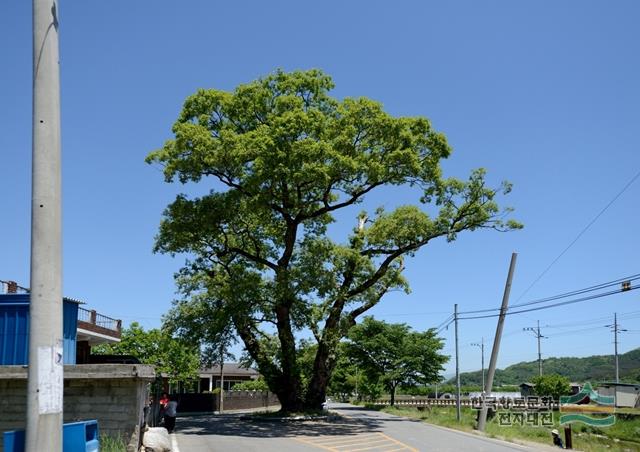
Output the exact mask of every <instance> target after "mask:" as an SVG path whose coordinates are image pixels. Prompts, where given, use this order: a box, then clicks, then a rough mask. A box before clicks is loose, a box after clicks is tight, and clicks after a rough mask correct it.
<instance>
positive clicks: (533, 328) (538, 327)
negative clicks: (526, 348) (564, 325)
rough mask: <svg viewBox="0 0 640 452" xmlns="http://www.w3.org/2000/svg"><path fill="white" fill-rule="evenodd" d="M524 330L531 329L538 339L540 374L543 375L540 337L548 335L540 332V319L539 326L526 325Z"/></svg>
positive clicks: (544, 337)
mask: <svg viewBox="0 0 640 452" xmlns="http://www.w3.org/2000/svg"><path fill="white" fill-rule="evenodd" d="M522 331H531V332H532V333H533V335H534V336H535V337H536V339H538V375H540V376H542V352H541V349H540V339H546V336H543V335H542V334H541V333H540V320H538V326H535V327H526V328H523V329H522Z"/></svg>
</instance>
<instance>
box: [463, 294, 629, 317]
mask: <svg viewBox="0 0 640 452" xmlns="http://www.w3.org/2000/svg"><path fill="white" fill-rule="evenodd" d="M636 289H640V286H636V287H631V288H629V289H626V290H620V289H618V290H611V291H609V292H604V293H600V294H596V295H590V296H588V297H582V298H577V299H575V300H568V301H563V302H560V303H554V304H550V305H546V306H540V307H537V308H529V309H521V310H519V311H508V312H507V313H506V315H514V314H521V313H524V312H533V311H540V310H543V309H549V308H555V307H557V306H565V305H569V304H574V303H579V302H582V301H589V300H595V299H597V298H602V297H608V296H610V295H615V294H617V293H620V292H629V291H631V290H636ZM499 315H500V314H488V315H477V316H471V317H459V319H460V320H475V319H488V318H490V317H498V316H499Z"/></svg>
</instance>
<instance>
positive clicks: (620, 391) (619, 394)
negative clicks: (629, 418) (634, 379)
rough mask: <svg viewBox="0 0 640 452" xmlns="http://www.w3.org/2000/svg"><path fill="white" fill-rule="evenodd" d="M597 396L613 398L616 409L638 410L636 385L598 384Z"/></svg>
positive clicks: (639, 392)
mask: <svg viewBox="0 0 640 452" xmlns="http://www.w3.org/2000/svg"><path fill="white" fill-rule="evenodd" d="M598 394H600V395H603V396H610V397H615V401H616V407H620V408H625V407H626V408H640V384H638V383H615V382H610V383H608V382H605V383H600V385H598Z"/></svg>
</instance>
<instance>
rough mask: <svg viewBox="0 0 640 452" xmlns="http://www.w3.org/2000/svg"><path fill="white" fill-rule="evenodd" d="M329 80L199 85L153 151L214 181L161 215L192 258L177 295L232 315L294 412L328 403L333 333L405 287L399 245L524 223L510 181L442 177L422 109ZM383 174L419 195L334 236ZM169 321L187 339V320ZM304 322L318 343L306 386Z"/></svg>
mask: <svg viewBox="0 0 640 452" xmlns="http://www.w3.org/2000/svg"><path fill="white" fill-rule="evenodd" d="M333 87H334V85H333V81H332V80H331V78H330V77H329V76H328V75H326V74H324V73H322V72H321V71H319V70H309V71H296V72H291V73H286V72H283V71H277V72H275V73H273V74H271V75H269V76H267V77H264V78H261V79H259V80H256V81H254V82H251V83H248V84H245V85H240V86H238V87H237V88H236V89H235V90H234V91H233V92H226V91H221V90H216V89H201V90H198V91H197V92H196V93H195V94H193V95H191V96H189V97H188V98H187V99H186V101H185V103H184V106H183V108H182V112H181V113H180V116H179V117H178V120H177V121H176V122H175V124H174V125H173V134H174V138H173V139H170V140H168V141H167V142H166V143H165V144H164V146H163V147H162V148H161V149H158V150H156V151H154V152H152V153H150V154H149V156H148V157H147V161H148V162H153V163H159V164H161V165H162V166H163V167H164V176H165V179H166V181H167V182H173V181H176V180H177V181H179V182H181V183H198V184H201V185H203V186H205V187H207V188H208V189H209V190H210V191H209V192H208V193H207V194H205V195H202V196H187V195H185V194H182V195H179V196H178V197H177V198H176V200H175V201H174V202H172V203H171V204H170V205H169V206H168V207H167V209H166V210H165V212H164V216H163V218H162V221H161V224H160V231H159V234H158V236H157V238H156V245H155V250H156V251H157V252H162V253H170V254H177V253H184V254H186V255H187V256H188V261H187V262H186V264H185V266H184V267H183V268H182V270H181V271H180V273H179V274H178V275H177V282H178V285H179V287H180V289H181V291H182V292H183V294H184V295H185V297H184V299H183V300H180V301H179V302H178V303H177V306H176V309H188V308H180V306H183V305H184V306H190V305H191V304H192V303H195V304H198V303H199V304H201V305H202V304H204V305H202V306H204V308H206V310H208V311H209V312H210V315H209V317H210V318H216V319H224V322H228V324H229V325H232V327H233V329H234V330H235V331H236V332H237V334H238V336H239V337H240V339H241V340H242V341H243V343H244V346H245V348H246V350H247V352H248V353H249V354H250V355H251V357H252V358H253V359H254V360H255V362H256V363H257V365H258V368H259V370H260V372H261V373H262V375H264V377H265V380H266V381H267V383H268V384H269V386H270V388H271V389H272V390H273V391H274V392H275V393H276V394H277V395H278V397H279V399H280V402H281V404H282V406H283V410H287V411H291V410H298V409H301V408H305V407H308V408H319V407H320V406H321V404H322V402H323V401H324V398H325V395H326V394H325V392H326V387H327V383H328V380H329V377H330V376H331V373H332V371H333V368H334V366H335V353H334V352H335V348H336V347H337V344H338V342H339V341H340V339H341V338H342V337H344V336H345V335H346V334H347V332H348V331H349V329H350V328H351V327H352V326H353V325H355V323H356V319H357V318H358V317H359V316H361V315H362V314H364V313H366V312H367V311H368V310H369V309H371V308H372V307H373V306H375V305H376V304H377V303H378V302H379V301H380V300H381V299H382V297H383V296H384V295H385V294H386V293H387V292H388V291H389V290H393V289H403V290H408V284H407V281H405V280H404V278H403V277H402V271H403V269H404V265H405V264H404V257H405V256H409V255H412V254H413V253H415V252H416V251H418V250H419V249H420V248H421V247H423V246H424V245H426V244H427V243H428V242H430V241H431V240H434V239H436V238H439V237H442V238H444V239H446V240H449V241H451V240H454V239H455V238H456V236H457V234H459V233H460V232H462V231H465V230H476V229H480V228H489V229H496V230H508V229H513V228H518V227H520V225H519V224H518V223H516V222H515V221H512V220H505V218H506V216H507V214H508V213H509V211H510V210H509V209H501V208H500V207H499V206H498V204H497V202H496V200H495V198H496V196H497V195H499V194H501V193H508V192H509V191H510V188H511V187H510V185H509V184H508V183H502V184H501V185H500V186H498V187H495V188H491V187H488V186H486V184H485V180H484V171H483V170H481V169H479V170H476V171H473V172H472V173H471V175H470V176H469V178H468V180H467V181H462V180H458V179H455V178H444V177H443V176H442V171H441V168H440V165H439V162H440V160H441V159H444V158H447V157H448V156H449V155H450V153H451V149H450V147H449V145H448V143H447V140H446V138H445V136H444V135H443V134H442V133H440V132H437V131H435V130H434V129H433V127H432V125H431V123H430V122H429V120H427V119H426V118H423V117H393V116H391V115H389V114H388V113H386V112H384V110H383V109H382V106H381V105H380V104H379V103H378V102H375V101H373V100H370V99H367V98H364V97H361V98H345V99H343V100H337V99H334V98H332V97H331V96H329V94H328V93H329V91H330V90H331V89H332V88H333ZM390 186H411V187H413V192H414V193H415V194H416V199H415V202H414V203H412V204H407V205H400V206H395V207H394V208H393V209H392V210H385V209H384V208H383V207H382V206H380V207H379V208H378V209H376V210H374V211H372V212H364V211H363V212H360V213H359V214H353V215H354V218H353V221H354V224H357V226H356V227H355V228H354V229H353V230H352V232H351V233H350V234H348V236H346V237H343V238H336V237H330V236H329V235H328V233H327V228H328V226H329V225H330V224H331V223H332V222H334V221H336V213H338V212H339V211H344V210H345V209H347V211H348V208H349V207H352V206H354V205H356V204H358V203H360V202H362V201H363V200H364V199H365V197H368V196H373V195H374V194H375V193H377V192H379V191H381V190H384V189H385V187H390ZM216 323H217V324H220V322H218V321H216ZM175 325H176V328H177V330H176V331H178V332H179V333H181V334H184V335H186V336H189V337H194V336H193V334H192V333H191V331H190V326H189V324H188V322H185V323H183V324H180V323H179V322H178V323H175ZM302 330H309V331H310V332H311V333H312V334H313V337H314V338H315V340H316V342H317V345H318V346H317V349H316V356H315V358H314V361H313V370H312V372H311V374H312V378H311V379H310V380H309V382H308V384H305V385H303V382H302V379H301V369H300V365H299V362H298V356H297V350H296V334H297V333H298V332H300V331H302ZM269 335H272V336H271V338H272V339H273V340H270V341H265V340H263V339H264V338H265V337H267V336H269ZM213 336H214V335H209V337H213ZM273 343H275V347H276V348H275V349H274V348H273V347H272V346H265V344H273Z"/></svg>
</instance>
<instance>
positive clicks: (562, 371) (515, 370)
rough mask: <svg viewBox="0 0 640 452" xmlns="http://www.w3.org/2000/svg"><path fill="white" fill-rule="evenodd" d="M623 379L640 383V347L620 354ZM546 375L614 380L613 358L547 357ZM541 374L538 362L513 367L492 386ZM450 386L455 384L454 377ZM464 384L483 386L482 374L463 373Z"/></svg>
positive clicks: (502, 372) (503, 371)
mask: <svg viewBox="0 0 640 452" xmlns="http://www.w3.org/2000/svg"><path fill="white" fill-rule="evenodd" d="M618 363H619V371H620V380H621V381H625V382H633V383H635V382H640V348H636V349H635V350H631V351H629V352H627V353H624V354H622V355H618ZM542 371H543V373H545V374H559V375H563V376H565V377H567V378H568V379H569V380H570V381H572V382H573V381H575V382H585V381H590V382H592V383H597V382H600V381H613V380H614V379H615V364H614V356H613V355H597V356H588V357H586V358H547V359H543V360H542ZM536 375H538V361H537V360H536V361H529V362H522V363H517V364H513V365H511V366H509V367H507V368H506V369H498V370H496V375H495V378H494V381H493V385H494V387H495V386H500V385H518V384H520V383H522V382H525V381H530V380H531V378H533V377H535V376H536ZM448 383H453V384H455V378H452V379H451V380H449V381H448ZM460 383H461V384H462V385H465V386H466V385H481V384H482V372H481V371H479V370H478V371H475V372H464V373H461V374H460Z"/></svg>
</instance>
